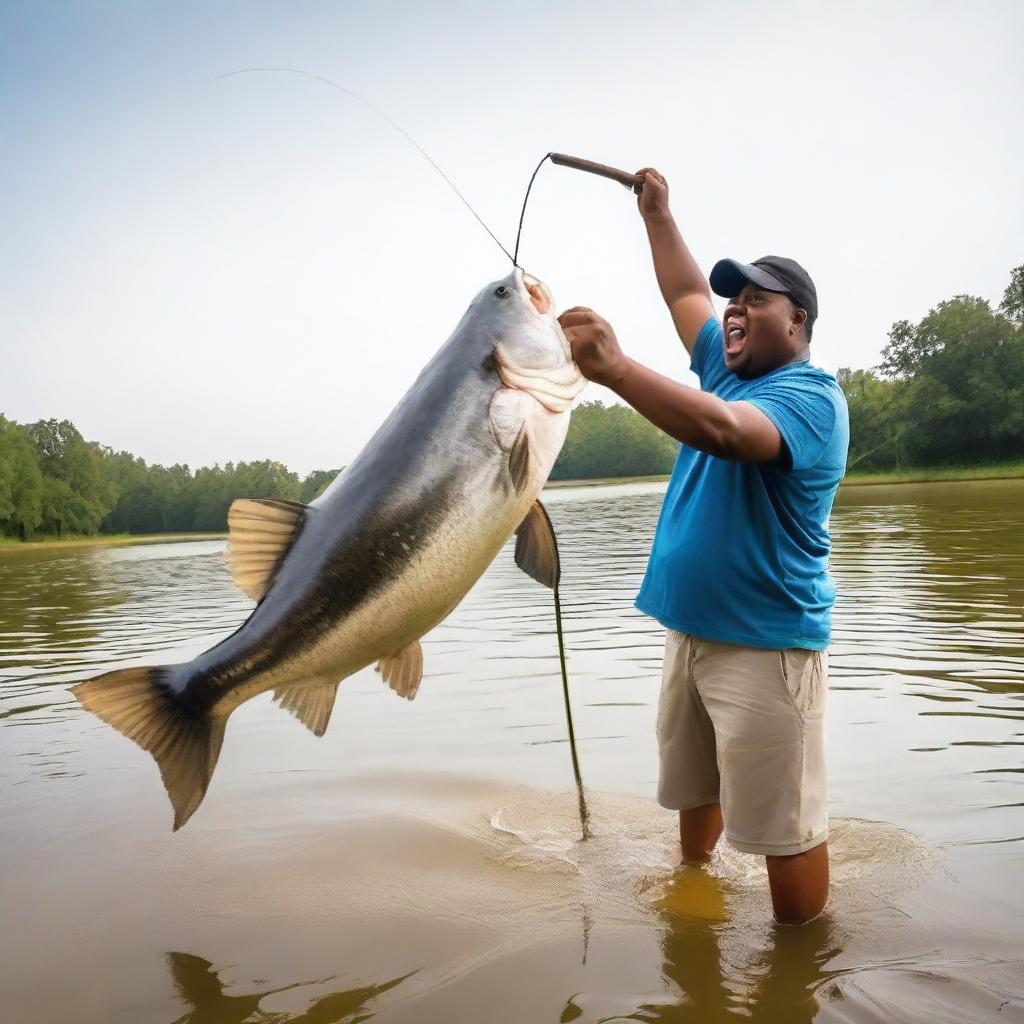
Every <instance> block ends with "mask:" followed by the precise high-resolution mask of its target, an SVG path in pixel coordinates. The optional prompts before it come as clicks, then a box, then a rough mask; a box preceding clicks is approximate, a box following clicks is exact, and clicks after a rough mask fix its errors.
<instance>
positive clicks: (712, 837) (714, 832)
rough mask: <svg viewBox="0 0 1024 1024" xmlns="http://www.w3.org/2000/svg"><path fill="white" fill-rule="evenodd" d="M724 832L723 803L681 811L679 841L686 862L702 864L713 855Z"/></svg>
mask: <svg viewBox="0 0 1024 1024" xmlns="http://www.w3.org/2000/svg"><path fill="white" fill-rule="evenodd" d="M721 834H722V805H721V804H704V805H703V806H702V807H691V808H690V809H689V810H686V811H680V812H679V843H680V846H681V847H682V850H683V863H684V864H700V863H703V862H704V861H706V860H707V859H708V857H710V856H711V851H712V850H713V849H714V848H715V843H717V842H718V838H719V836H721Z"/></svg>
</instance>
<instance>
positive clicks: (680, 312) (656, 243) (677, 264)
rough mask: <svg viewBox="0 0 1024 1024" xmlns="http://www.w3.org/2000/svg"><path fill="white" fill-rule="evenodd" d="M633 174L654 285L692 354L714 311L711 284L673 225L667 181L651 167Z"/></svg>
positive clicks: (674, 224)
mask: <svg viewBox="0 0 1024 1024" xmlns="http://www.w3.org/2000/svg"><path fill="white" fill-rule="evenodd" d="M637 174H638V175H639V176H640V177H641V178H643V190H642V191H641V192H640V196H639V198H638V199H637V205H638V206H639V207H640V215H641V216H642V217H643V219H644V226H645V227H646V228H647V237H648V239H649V240H650V243H651V257H652V259H653V260H654V273H655V275H656V276H657V278H658V287H659V288H660V289H661V295H662V298H664V300H665V305H666V306H668V309H669V312H670V313H671V314H672V321H673V323H674V324H675V325H676V331H677V332H678V334H679V337H680V338H681V339H682V342H683V344H684V345H685V346H686V351H687V352H690V353H691V354H692V353H693V346H694V344H695V342H696V341H697V335H698V334H699V333H700V329H701V328H702V327H703V326H704V324H705V323H707V321H708V318H709V317H713V316H714V315H715V309H714V306H712V304H711V288H710V287H709V286H708V282H707V279H706V278H705V277H704V275H703V274H702V273H701V270H700V267H698V266H697V263H696V261H695V260H694V258H693V257H692V256H691V255H690V250H689V249H688V248H687V247H686V243H685V242H684V241H683V236H682V235H681V234H680V233H679V228H678V227H676V222H675V220H674V218H673V217H672V211H671V210H670V209H669V207H668V183H667V182H666V181H665V179H664V178H663V177H662V176H661V175H660V174H659V173H658V172H657V171H656V170H654V168H652V167H645V168H644V169H643V170H640V171H637Z"/></svg>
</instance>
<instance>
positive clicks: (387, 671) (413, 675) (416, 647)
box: [377, 640, 423, 700]
mask: <svg viewBox="0 0 1024 1024" xmlns="http://www.w3.org/2000/svg"><path fill="white" fill-rule="evenodd" d="M377 671H378V672H379V673H380V674H381V678H382V679H383V680H384V682H385V683H387V684H388V686H390V687H391V689H392V690H394V691H395V693H397V694H398V696H399V697H404V698H405V699H406V700H412V699H413V698H414V697H415V696H416V691H417V690H418V689H419V688H420V680H421V679H422V678H423V648H422V647H421V646H420V642H419V640H413V642H412V643H411V644H406V645H405V646H404V647H403V648H402V649H401V650H399V651H395V653H394V654H386V655H385V656H384V657H383V658H381V659H380V661H378V662H377Z"/></svg>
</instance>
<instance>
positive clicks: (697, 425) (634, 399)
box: [605, 359, 741, 459]
mask: <svg viewBox="0 0 1024 1024" xmlns="http://www.w3.org/2000/svg"><path fill="white" fill-rule="evenodd" d="M605 383H606V384H607V386H608V387H609V388H611V389H612V391H614V392H615V393H616V394H617V395H618V396H619V397H620V398H623V399H625V400H626V401H627V402H628V403H629V404H630V405H631V406H632V407H633V408H634V409H636V411H637V412H638V413H640V415H641V416H643V417H644V418H645V419H648V420H650V421H651V422H652V423H653V424H654V425H655V426H656V427H659V428H660V429H661V430H664V431H665V433H666V434H669V435H671V436H672V437H674V438H675V439H676V440H677V441H682V443H683V444H685V445H688V446H689V447H690V448H696V449H697V450H698V451H702V452H708V453H710V454H711V455H717V456H719V457H720V458H725V459H736V458H739V457H741V456H740V454H739V452H738V451H737V443H738V438H739V434H740V425H739V421H738V419H737V417H736V414H735V412H734V411H733V409H732V408H731V407H730V405H729V403H728V402H725V401H723V400H722V399H721V398H718V397H717V396H715V395H709V394H707V392H704V391H700V390H698V389H697V388H689V387H687V386H686V385H685V384H680V383H679V382H678V381H674V380H670V379H669V378H668V377H663V376H662V375H661V374H660V373H656V372H655V371H654V370H652V369H650V368H649V367H647V366H644V365H643V364H641V363H638V362H636V361H635V360H632V359H627V360H626V361H625V362H624V364H623V366H622V369H621V371H620V372H619V374H617V376H616V378H615V379H614V380H612V381H607V382H605Z"/></svg>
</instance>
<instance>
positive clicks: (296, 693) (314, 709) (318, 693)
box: [274, 683, 338, 736]
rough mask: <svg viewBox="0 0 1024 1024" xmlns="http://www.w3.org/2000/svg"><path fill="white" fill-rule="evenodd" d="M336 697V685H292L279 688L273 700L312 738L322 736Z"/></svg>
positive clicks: (325, 730)
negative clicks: (310, 734)
mask: <svg viewBox="0 0 1024 1024" xmlns="http://www.w3.org/2000/svg"><path fill="white" fill-rule="evenodd" d="M337 695H338V684H337V683H293V684H291V685H290V686H279V687H278V688H277V689H276V690H275V691H274V700H276V701H277V703H278V704H280V705H281V707H283V708H284V709H285V710H286V711H290V712H291V713H292V714H293V715H294V716H295V717H296V718H297V719H298V720H299V721H300V722H301V723H302V724H303V725H304V726H305V727H306V728H307V729H309V731H310V732H312V733H313V735H314V736H323V734H324V733H325V732H327V723H328V722H329V721H330V720H331V711H333V710H334V698H335V697H337Z"/></svg>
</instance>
